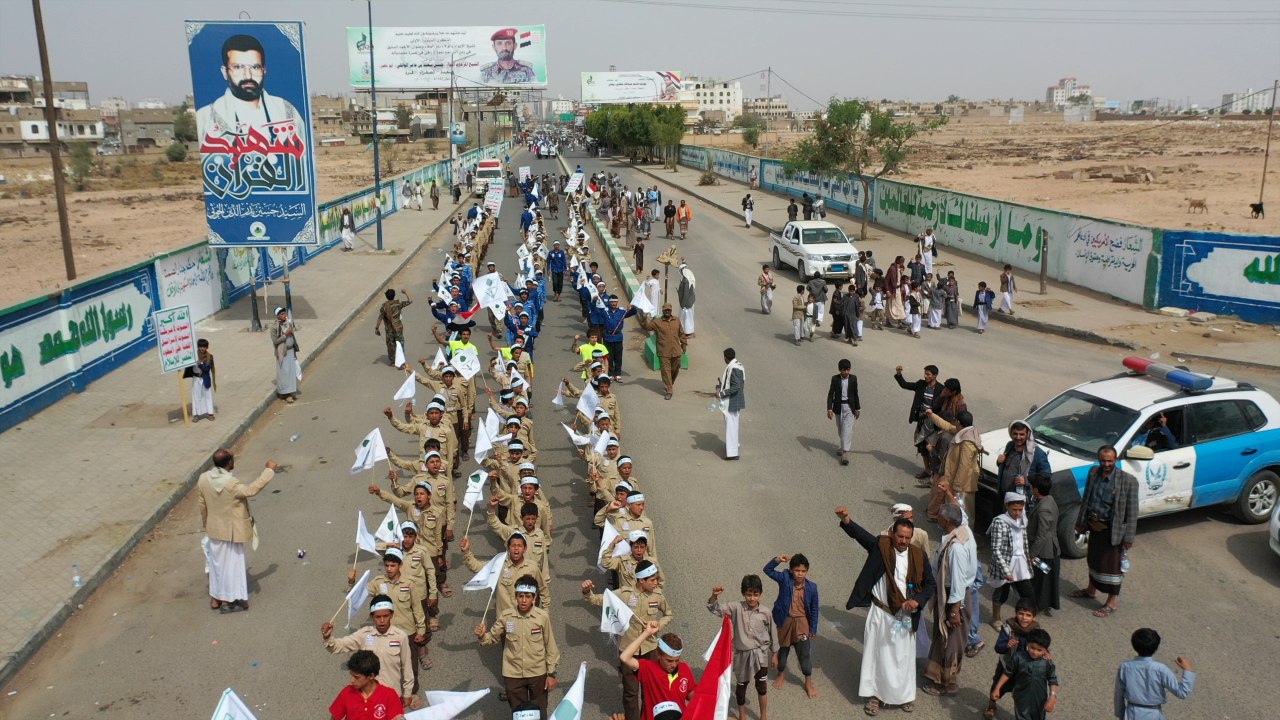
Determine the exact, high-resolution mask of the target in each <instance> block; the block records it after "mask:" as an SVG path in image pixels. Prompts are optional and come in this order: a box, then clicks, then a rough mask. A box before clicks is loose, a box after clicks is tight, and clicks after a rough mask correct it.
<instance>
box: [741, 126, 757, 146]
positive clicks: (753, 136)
mask: <svg viewBox="0 0 1280 720" xmlns="http://www.w3.org/2000/svg"><path fill="white" fill-rule="evenodd" d="M742 142H744V143H746V144H748V145H750V146H751V147H755V146H757V145H759V144H760V130H759V129H757V128H753V127H749V128H744V129H743V131H742Z"/></svg>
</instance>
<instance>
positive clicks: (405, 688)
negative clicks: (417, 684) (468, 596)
mask: <svg viewBox="0 0 1280 720" xmlns="http://www.w3.org/2000/svg"><path fill="white" fill-rule="evenodd" d="M394 615H395V605H394V604H393V603H392V602H391V598H389V597H387V596H386V595H375V596H373V599H372V600H370V601H369V619H370V620H372V621H373V624H372V625H366V626H364V627H362V628H360V629H359V630H356V631H355V632H353V633H351V634H350V635H348V636H346V637H342V638H335V637H333V623H324V624H323V625H321V626H320V636H321V637H323V638H324V647H325V649H326V650H328V651H329V652H331V653H335V654H336V653H340V652H344V653H349V652H355V651H357V650H370V651H372V652H373V654H374V655H377V656H378V660H379V662H380V663H381V665H380V670H379V671H378V682H379V683H381V684H383V685H386V686H387V687H389V688H391V689H392V690H396V691H399V693H400V699H401V700H402V701H403V702H404V705H405V707H410V706H412V707H417V698H416V697H415V696H414V694H413V660H412V650H411V649H410V648H409V636H408V635H406V634H405V632H404V631H403V630H401V629H400V628H398V627H396V626H395V625H393V624H392V623H391V618H392V617H393V616H394Z"/></svg>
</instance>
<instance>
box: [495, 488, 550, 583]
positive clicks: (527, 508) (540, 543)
mask: <svg viewBox="0 0 1280 720" xmlns="http://www.w3.org/2000/svg"><path fill="white" fill-rule="evenodd" d="M497 508H498V498H496V497H491V498H489V512H488V513H487V514H486V516H487V517H486V524H487V525H488V526H489V529H490V530H492V531H494V532H495V533H497V534H498V537H500V538H502V542H503V543H504V544H505V543H506V542H507V540H508V539H510V538H511V535H512V534H513V533H520V534H521V535H524V539H525V554H526V555H528V556H529V559H531V560H533V562H534V564H535V565H537V566H538V567H541V568H542V569H543V574H544V575H545V576H546V577H551V560H550V552H551V538H550V537H548V536H547V534H546V533H544V532H542V528H540V527H538V506H537V505H536V504H534V503H531V502H527V503H523V504H521V505H520V524H519V525H508V524H506V523H504V522H502V521H501V520H499V519H498V515H497Z"/></svg>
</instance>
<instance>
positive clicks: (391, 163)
mask: <svg viewBox="0 0 1280 720" xmlns="http://www.w3.org/2000/svg"><path fill="white" fill-rule="evenodd" d="M378 155H379V157H380V158H381V160H382V174H383V175H395V174H396V167H398V166H399V164H400V144H399V143H397V142H396V141H395V140H392V139H390V138H379V139H378Z"/></svg>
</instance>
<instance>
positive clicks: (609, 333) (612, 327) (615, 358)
mask: <svg viewBox="0 0 1280 720" xmlns="http://www.w3.org/2000/svg"><path fill="white" fill-rule="evenodd" d="M637 312H638V311H637V310H636V309H635V308H634V307H632V306H630V305H628V306H627V309H626V310H623V309H622V308H621V307H619V299H618V296H617V295H610V296H609V305H608V307H606V308H605V309H603V310H602V311H601V312H600V317H601V319H602V320H603V321H604V346H605V347H606V348H608V349H609V374H610V375H612V376H613V379H614V380H616V381H618V382H622V338H623V335H624V328H623V325H624V323H625V321H626V319H627V318H629V317H631V316H633V315H635V314H636V313H637Z"/></svg>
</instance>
